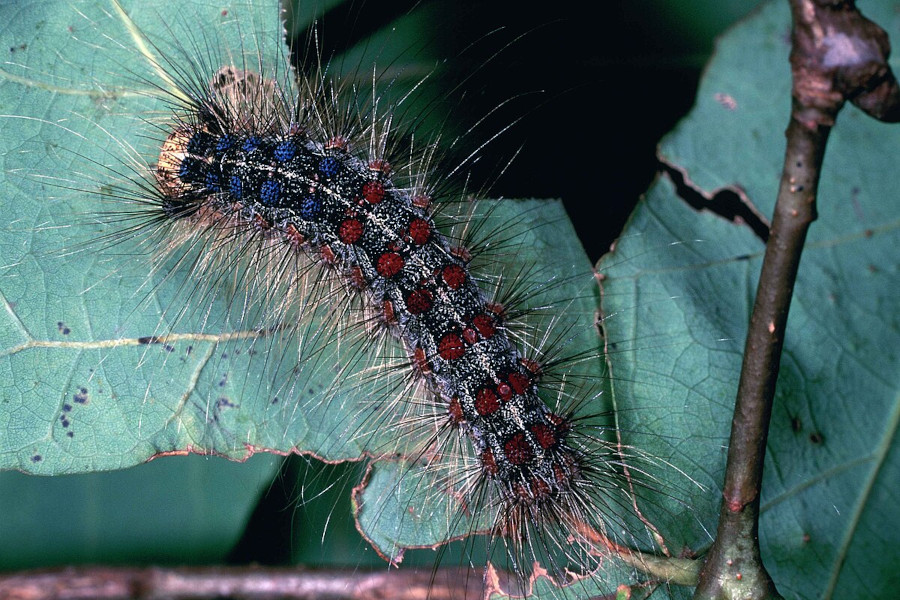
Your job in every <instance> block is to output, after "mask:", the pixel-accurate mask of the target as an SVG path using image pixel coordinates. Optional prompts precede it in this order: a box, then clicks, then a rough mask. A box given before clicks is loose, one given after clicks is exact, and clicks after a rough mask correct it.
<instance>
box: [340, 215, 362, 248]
mask: <svg viewBox="0 0 900 600" xmlns="http://www.w3.org/2000/svg"><path fill="white" fill-rule="evenodd" d="M362 235H363V224H362V223H361V222H360V221H358V220H357V219H345V220H344V221H342V222H341V224H340V225H339V226H338V239H340V240H341V242H343V243H345V244H347V245H352V244H355V243H356V242H358V241H359V240H360V238H362Z"/></svg>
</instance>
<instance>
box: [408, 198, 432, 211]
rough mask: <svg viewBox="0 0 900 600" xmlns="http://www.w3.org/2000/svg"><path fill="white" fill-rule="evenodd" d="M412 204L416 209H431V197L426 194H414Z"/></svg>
mask: <svg viewBox="0 0 900 600" xmlns="http://www.w3.org/2000/svg"><path fill="white" fill-rule="evenodd" d="M412 204H413V206H415V207H416V208H421V209H422V210H428V209H429V208H431V196H429V195H427V194H416V195H414V196H413V197H412Z"/></svg>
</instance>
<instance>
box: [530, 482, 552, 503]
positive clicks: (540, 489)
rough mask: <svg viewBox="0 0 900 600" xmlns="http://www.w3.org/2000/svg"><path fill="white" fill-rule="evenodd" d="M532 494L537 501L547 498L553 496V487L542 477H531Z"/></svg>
mask: <svg viewBox="0 0 900 600" xmlns="http://www.w3.org/2000/svg"><path fill="white" fill-rule="evenodd" d="M530 483H531V486H530V487H531V495H532V498H533V499H534V500H535V501H541V500H545V499H547V498H550V497H551V496H553V488H552V487H551V486H550V484H549V483H547V482H546V481H544V480H543V479H541V478H540V477H532V478H531V482H530Z"/></svg>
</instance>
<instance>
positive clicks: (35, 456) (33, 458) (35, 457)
mask: <svg viewBox="0 0 900 600" xmlns="http://www.w3.org/2000/svg"><path fill="white" fill-rule="evenodd" d="M41 458H42V457H41V455H40V454H35V455H34V456H32V457H31V462H41Z"/></svg>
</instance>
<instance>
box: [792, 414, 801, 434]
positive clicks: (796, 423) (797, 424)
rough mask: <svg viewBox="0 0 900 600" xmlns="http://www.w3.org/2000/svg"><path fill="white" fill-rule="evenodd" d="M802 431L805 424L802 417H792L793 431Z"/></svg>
mask: <svg viewBox="0 0 900 600" xmlns="http://www.w3.org/2000/svg"><path fill="white" fill-rule="evenodd" d="M801 429H803V422H802V421H801V420H800V417H791V431H793V432H794V433H799V432H800V430H801Z"/></svg>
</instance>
